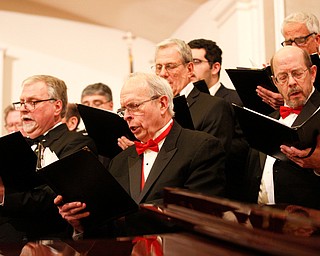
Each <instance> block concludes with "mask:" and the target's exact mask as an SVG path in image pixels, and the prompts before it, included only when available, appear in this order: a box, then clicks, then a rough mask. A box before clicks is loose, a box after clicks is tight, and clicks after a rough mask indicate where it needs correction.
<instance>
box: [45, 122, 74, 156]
mask: <svg viewBox="0 0 320 256" xmlns="http://www.w3.org/2000/svg"><path fill="white" fill-rule="evenodd" d="M67 131H68V128H67V126H66V125H65V124H60V125H58V126H57V127H55V128H54V129H52V130H50V131H49V132H48V133H47V134H46V135H45V136H44V139H43V146H45V147H50V145H52V143H53V142H54V141H56V140H58V139H59V138H60V137H61V136H62V134H63V133H65V132H67ZM50 149H51V150H53V151H55V149H54V148H50Z"/></svg>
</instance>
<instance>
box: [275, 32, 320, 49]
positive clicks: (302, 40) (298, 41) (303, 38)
mask: <svg viewBox="0 0 320 256" xmlns="http://www.w3.org/2000/svg"><path fill="white" fill-rule="evenodd" d="M316 34H317V33H315V32H312V33H310V34H309V35H306V36H301V37H296V38H295V39H293V40H291V39H290V40H287V41H283V42H282V43H281V45H282V46H286V45H292V44H293V43H295V44H296V45H303V44H305V43H306V41H307V39H308V38H309V37H310V36H312V35H316Z"/></svg>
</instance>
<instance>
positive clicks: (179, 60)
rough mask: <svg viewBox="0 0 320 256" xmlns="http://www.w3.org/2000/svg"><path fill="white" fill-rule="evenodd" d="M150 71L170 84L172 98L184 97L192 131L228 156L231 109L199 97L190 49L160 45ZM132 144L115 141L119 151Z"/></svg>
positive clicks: (168, 42) (173, 44) (220, 101)
mask: <svg viewBox="0 0 320 256" xmlns="http://www.w3.org/2000/svg"><path fill="white" fill-rule="evenodd" d="M152 70H153V71H154V72H155V74H156V75H158V76H160V77H163V78H165V79H166V80H167V81H168V82H169V84H170V86H171V88H172V90H173V95H174V96H178V95H180V96H182V95H185V97H186V99H187V102H188V106H189V110H190V114H191V117H192V121H193V125H194V128H195V129H196V130H199V131H205V132H207V133H209V134H211V135H213V136H215V137H217V138H218V139H220V140H221V143H222V145H223V147H224V149H225V151H226V152H227V153H228V152H229V151H230V147H231V141H232V136H233V133H234V126H235V123H234V118H233V113H232V108H231V107H230V104H228V103H227V102H226V101H224V100H223V99H221V98H218V97H213V96H210V95H208V94H206V93H202V92H200V91H199V90H198V89H197V88H195V87H194V85H193V83H192V80H193V76H194V63H193V60H192V53H191V49H190V47H189V46H188V45H187V44H186V43H185V42H184V41H182V40H179V39H166V40H164V41H162V42H160V43H159V44H158V45H157V47H156V52H155V65H153V66H152ZM132 144H133V142H131V141H129V140H127V139H126V138H125V137H122V138H120V139H119V140H118V145H119V146H120V147H121V148H122V149H125V148H127V147H128V146H130V145H132Z"/></svg>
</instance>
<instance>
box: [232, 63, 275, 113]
mask: <svg viewBox="0 0 320 256" xmlns="http://www.w3.org/2000/svg"><path fill="white" fill-rule="evenodd" d="M226 72H227V74H228V75H229V77H230V80H231V81H232V83H233V85H234V87H235V89H236V91H237V93H238V94H239V97H240V99H241V101H242V102H243V105H244V106H245V107H247V108H250V109H252V110H254V111H257V112H259V113H262V114H265V115H268V114H270V113H272V112H273V111H274V109H273V108H272V107H271V106H269V105H268V104H267V103H265V102H263V101H262V99H261V98H260V97H259V96H258V95H257V92H256V89H257V86H258V85H261V86H262V87H264V88H266V89H268V90H271V91H273V92H278V89H277V87H276V86H275V85H274V83H273V81H272V79H271V70H270V66H268V67H266V68H262V69H257V68H236V69H226Z"/></svg>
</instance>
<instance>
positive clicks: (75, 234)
mask: <svg viewBox="0 0 320 256" xmlns="http://www.w3.org/2000/svg"><path fill="white" fill-rule="evenodd" d="M72 239H73V240H74V241H78V240H82V239H83V232H78V231H77V230H75V229H74V230H73V234H72Z"/></svg>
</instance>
